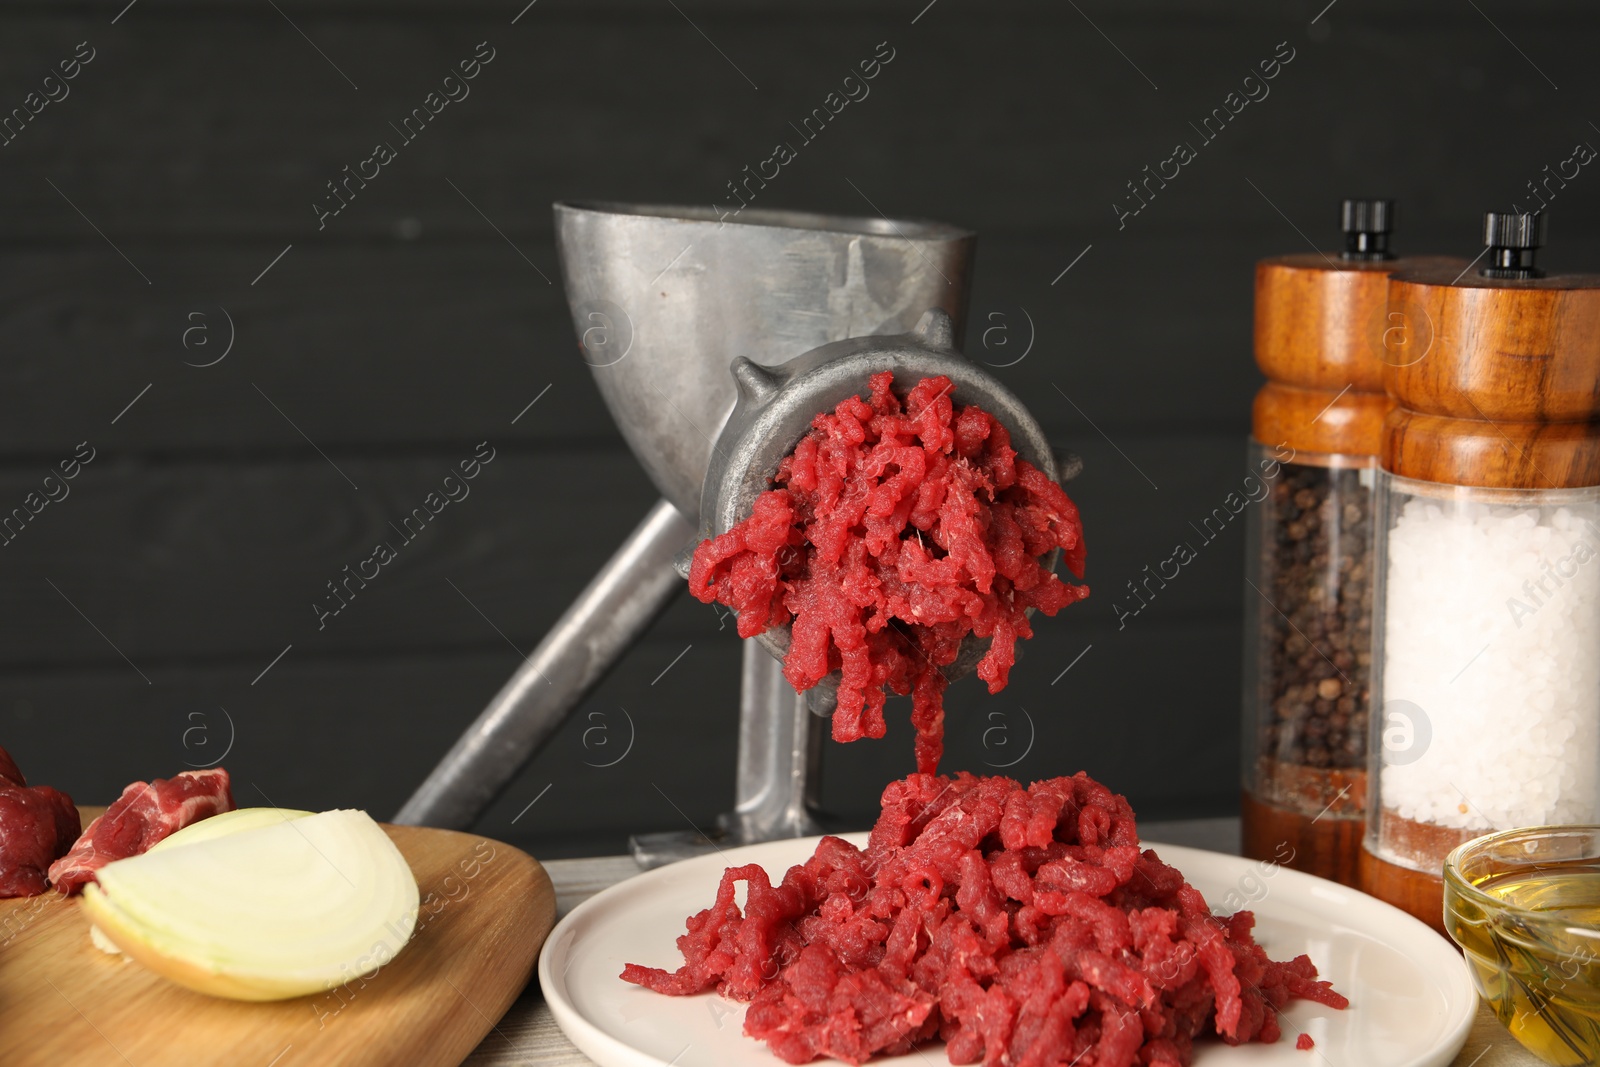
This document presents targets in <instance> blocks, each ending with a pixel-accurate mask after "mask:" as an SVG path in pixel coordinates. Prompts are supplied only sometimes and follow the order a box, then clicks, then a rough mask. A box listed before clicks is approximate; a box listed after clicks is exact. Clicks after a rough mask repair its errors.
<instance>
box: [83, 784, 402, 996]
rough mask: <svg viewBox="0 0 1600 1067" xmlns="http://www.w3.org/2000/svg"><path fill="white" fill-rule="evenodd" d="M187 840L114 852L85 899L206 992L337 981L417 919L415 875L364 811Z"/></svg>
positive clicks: (396, 946)
mask: <svg viewBox="0 0 1600 1067" xmlns="http://www.w3.org/2000/svg"><path fill="white" fill-rule="evenodd" d="M222 817H223V816H220V815H219V816H214V817H213V819H220V818H222ZM210 821H213V820H205V821H204V822H200V823H196V824H195V827H200V826H204V825H205V822H210ZM191 829H193V827H191ZM183 832H187V831H180V833H183ZM178 836H179V834H174V835H172V838H171V839H169V840H172V839H175V838H177V837H178ZM180 846H181V847H178V846H175V847H171V848H166V849H154V848H153V849H151V850H150V851H149V852H146V853H145V854H144V855H142V856H133V857H131V858H129V859H125V860H118V861H116V862H115V863H109V864H107V865H106V866H105V867H103V868H101V870H100V872H99V884H98V885H90V886H88V887H86V888H85V890H84V894H83V907H84V910H85V911H86V912H87V913H88V915H89V918H90V921H91V922H93V923H94V924H95V925H96V926H98V927H99V928H100V930H101V931H102V932H103V933H104V934H105V936H106V937H107V938H108V939H109V940H110V941H111V942H112V943H113V944H114V945H116V947H117V948H119V949H121V950H122V951H123V952H125V953H127V954H128V955H129V956H132V957H133V958H134V959H136V960H138V961H139V962H140V963H142V964H144V965H145V966H146V967H149V968H150V969H151V970H153V971H155V972H156V973H158V974H160V975H162V976H164V977H166V978H169V979H171V980H172V981H174V982H177V983H178V984H180V985H183V986H187V987H188V988H190V989H193V990H196V991H197V992H201V993H209V994H211V995H213V996H221V997H231V998H233V999H236V1000H281V999H285V998H288V997H297V996H302V995H304V994H307V993H316V992H320V991H322V990H325V989H332V988H333V987H335V986H337V985H341V984H343V983H345V982H348V981H350V980H352V979H354V978H356V977H358V976H360V975H370V974H371V973H372V972H374V971H376V970H377V969H378V968H379V967H381V966H383V965H384V964H386V963H388V962H389V961H390V960H391V959H393V958H394V957H395V955H396V953H398V952H399V951H400V949H401V948H403V947H404V946H405V943H406V941H407V940H409V939H410V937H411V933H412V931H413V930H414V929H415V927H416V922H417V907H418V894H417V880H416V877H415V876H414V875H413V874H412V873H411V868H410V867H409V866H408V865H407V864H406V861H405V857H404V856H402V855H400V850H399V849H397V848H395V846H394V843H393V842H392V841H390V840H389V836H388V835H387V834H385V833H384V832H383V829H382V828H381V827H380V826H378V824H377V823H375V822H373V821H372V817H371V816H369V815H368V814H367V813H366V812H364V811H344V810H341V811H325V812H322V813H321V814H318V815H309V816H306V817H304V818H297V819H288V820H285V819H276V820H274V821H272V822H271V823H270V824H269V825H265V826H257V827H255V828H253V829H248V830H240V831H238V832H237V833H225V834H223V835H222V836H216V837H213V838H211V839H209V840H202V841H198V842H194V841H191V842H190V843H188V844H187V845H184V844H183V843H182V842H180Z"/></svg>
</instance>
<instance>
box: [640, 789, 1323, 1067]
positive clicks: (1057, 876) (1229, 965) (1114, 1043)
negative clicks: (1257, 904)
mask: <svg viewBox="0 0 1600 1067" xmlns="http://www.w3.org/2000/svg"><path fill="white" fill-rule="evenodd" d="M739 882H744V883H745V884H746V902H745V906H744V908H743V909H741V908H740V907H739V906H738V904H736V903H735V901H734V890H735V887H736V884H737V883H739ZM1254 925H1255V917H1254V916H1253V915H1252V914H1251V913H1250V912H1247V911H1241V912H1239V913H1238V914H1236V915H1234V916H1233V917H1231V918H1227V919H1223V918H1217V917H1213V916H1212V914H1211V911H1210V909H1209V908H1208V907H1207V906H1206V902H1205V899H1204V898H1203V897H1202V896H1201V895H1200V892H1199V891H1198V890H1197V889H1195V888H1194V887H1193V886H1191V885H1189V884H1188V883H1187V882H1186V881H1185V880H1184V877H1183V875H1182V874H1181V873H1179V872H1178V871H1177V870H1176V869H1174V868H1172V867H1169V866H1168V865H1166V864H1165V863H1162V862H1161V860H1160V859H1159V858H1158V857H1157V856H1156V853H1155V852H1154V851H1150V850H1146V851H1140V848H1139V831H1138V828H1137V827H1136V826H1135V824H1134V817H1133V810H1132V809H1131V808H1130V807H1129V806H1128V802H1127V800H1125V799H1124V798H1123V797H1121V796H1118V795H1116V794H1113V793H1112V792H1111V791H1110V790H1109V789H1107V788H1106V787H1105V786H1103V785H1101V784H1100V783H1098V782H1095V781H1093V780H1092V779H1090V778H1089V777H1088V776H1087V775H1084V774H1081V773H1080V774H1078V775H1075V776H1074V777H1071V778H1053V779H1050V780H1048V781H1042V782H1035V783H1033V784H1032V785H1031V786H1028V787H1027V788H1026V789H1024V788H1023V787H1022V786H1021V785H1020V784H1019V783H1018V782H1015V781H1013V780H1012V779H1010V778H1000V777H995V778H978V777H974V776H972V775H969V774H959V775H957V776H956V777H955V778H941V777H935V776H933V775H926V774H914V775H912V776H911V777H909V778H907V779H905V780H904V781H899V782H894V783H891V784H890V785H889V787H888V788H887V789H886V790H884V794H883V812H882V814H881V815H880V817H879V818H878V822H877V825H876V826H875V827H874V828H873V830H872V835H871V838H870V840H869V842H868V845H867V847H866V849H865V850H861V849H857V848H856V847H855V846H853V845H851V844H850V843H848V842H846V841H844V840H841V839H840V838H837V837H825V838H823V839H822V841H821V842H820V843H819V844H818V845H817V848H816V852H815V854H814V855H813V856H812V857H811V859H809V860H807V861H806V862H805V863H804V864H800V865H798V866H795V867H791V868H790V869H789V872H788V873H787V874H786V875H784V877H783V880H782V882H780V883H779V884H778V885H776V886H774V885H772V883H771V882H770V880H769V879H768V877H767V873H766V871H765V870H763V869H762V868H761V867H760V866H759V865H756V864H750V865H747V866H743V867H730V868H729V869H728V870H727V871H726V872H725V873H724V874H723V876H722V882H721V885H720V886H719V887H718V889H717V897H716V902H715V903H714V904H713V905H712V906H711V907H710V908H708V909H706V910H705V911H702V912H700V913H698V914H696V915H693V916H691V917H690V918H689V920H688V924H687V926H688V933H686V934H684V935H683V936H682V937H680V938H678V948H679V949H680V950H681V951H682V953H683V957H684V965H683V966H682V967H681V968H679V969H678V970H677V971H676V972H669V971H664V970H660V969H658V968H654V967H641V966H639V965H637V964H631V963H630V964H628V965H627V967H626V968H625V969H624V970H623V972H622V978H623V979H624V980H626V981H629V982H634V983H637V984H639V985H642V986H646V987H648V988H650V989H654V990H656V991H658V992H661V993H669V994H673V995H679V996H682V995H689V994H694V993H700V992H704V991H706V990H711V989H715V990H717V991H719V992H720V993H722V994H724V995H726V996H729V997H733V998H735V999H738V1000H743V1001H748V1002H749V1008H748V1010H747V1011H746V1013H745V1023H744V1032H745V1033H746V1034H748V1035H749V1036H751V1037H755V1038H759V1039H761V1040H763V1041H765V1042H767V1044H768V1045H769V1046H770V1047H771V1049H772V1051H773V1052H774V1053H776V1054H777V1055H778V1056H779V1057H781V1058H782V1059H784V1060H787V1061H788V1062H790V1063H805V1062H806V1061H808V1060H811V1059H814V1058H816V1057H818V1056H831V1057H833V1058H835V1059H840V1060H844V1061H846V1062H849V1063H863V1062H865V1061H866V1060H868V1059H869V1058H871V1057H872V1056H873V1055H875V1054H878V1053H887V1054H891V1055H893V1054H899V1053H904V1052H908V1051H910V1050H911V1049H912V1048H913V1047H915V1046H916V1045H917V1044H919V1043H921V1042H924V1041H929V1040H932V1039H933V1038H935V1037H937V1038H940V1039H942V1040H944V1041H945V1042H946V1043H947V1046H946V1047H947V1053H948V1055H949V1058H950V1062H951V1063H961V1064H965V1063H983V1064H985V1065H986V1067H998V1065H1001V1064H1004V1065H1006V1067H1052V1065H1063V1064H1077V1065H1079V1067H1088V1065H1093V1067H1130V1065H1133V1064H1140V1065H1144V1067H1178V1065H1184V1064H1188V1063H1189V1062H1190V1059H1191V1057H1192V1054H1193V1044H1194V1040H1195V1038H1197V1037H1200V1036H1202V1035H1204V1034H1208V1033H1215V1034H1216V1035H1218V1036H1220V1037H1221V1039H1222V1040H1223V1041H1225V1042H1227V1043H1229V1044H1235V1045H1237V1044H1242V1043H1244V1042H1248V1041H1260V1042H1273V1041H1276V1040H1278V1038H1279V1036H1280V1030H1279V1024H1278V1010H1279V1009H1281V1008H1282V1007H1283V1006H1284V1005H1285V1004H1287V1003H1288V1002H1289V1001H1290V1000H1291V999H1294V998H1297V997H1298V998H1303V999H1307V1000H1313V1001H1316V1002H1318V1003H1321V1004H1326V1005H1328V1006H1330V1007H1334V1008H1344V1007H1346V1006H1347V1005H1348V1003H1349V1002H1348V1001H1347V1000H1346V999H1345V998H1344V997H1343V996H1341V995H1340V994H1338V993H1336V992H1335V991H1334V990H1333V988H1332V986H1330V985H1329V984H1328V983H1327V982H1322V981H1318V980H1317V969H1316V967H1315V966H1314V965H1313V964H1312V962H1311V960H1310V958H1309V957H1306V956H1297V957H1295V958H1294V959H1292V960H1290V961H1288V962H1287V963H1276V962H1273V961H1272V960H1270V959H1268V958H1267V954H1266V953H1265V952H1264V951H1263V950H1262V949H1261V947H1260V946H1259V945H1257V944H1256V943H1255V940H1254V938H1253V937H1252V935H1251V929H1252V927H1253V926H1254ZM1302 1047H1303V1046H1302ZM1091 1050H1092V1052H1093V1054H1092V1055H1090V1052H1091Z"/></svg>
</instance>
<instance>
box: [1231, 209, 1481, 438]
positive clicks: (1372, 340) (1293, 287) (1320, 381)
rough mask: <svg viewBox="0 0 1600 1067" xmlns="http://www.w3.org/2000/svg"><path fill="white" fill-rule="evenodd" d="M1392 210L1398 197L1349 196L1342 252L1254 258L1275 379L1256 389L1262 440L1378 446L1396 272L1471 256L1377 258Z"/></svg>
mask: <svg viewBox="0 0 1600 1067" xmlns="http://www.w3.org/2000/svg"><path fill="white" fill-rule="evenodd" d="M1393 212H1394V206H1393V202H1392V201H1386V200H1346V201H1345V202H1344V205H1343V213H1342V214H1343V218H1342V223H1343V228H1344V230H1345V234H1346V240H1347V250H1346V253H1345V255H1344V256H1326V255H1323V254H1322V253H1320V252H1309V253H1302V254H1297V255H1288V256H1274V257H1272V258H1269V259H1263V260H1261V261H1260V262H1259V263H1257V264H1256V292H1255V356H1256V365H1257V366H1258V367H1260V368H1261V372H1262V373H1263V374H1265V375H1266V376H1267V378H1268V379H1270V380H1269V382H1268V384H1267V385H1266V386H1264V387H1263V388H1262V390H1261V391H1260V392H1259V393H1258V394H1256V400H1255V407H1254V411H1253V418H1252V424H1253V425H1252V432H1253V435H1254V437H1255V439H1256V440H1257V441H1260V442H1261V443H1263V444H1269V445H1278V444H1280V443H1287V444H1288V445H1290V446H1291V447H1293V448H1294V449H1296V450H1297V451H1307V452H1322V453H1332V454H1344V455H1358V456H1376V455H1377V454H1378V452H1379V450H1380V447H1381V444H1382V431H1383V419H1384V416H1385V414H1387V412H1388V410H1389V408H1390V407H1391V406H1392V405H1391V402H1390V401H1389V399H1388V398H1387V397H1386V396H1384V393H1383V357H1384V348H1383V336H1384V331H1385V330H1386V329H1387V328H1388V326H1389V323H1388V322H1387V320H1386V318H1385V311H1386V306H1385V305H1386V301H1387V294H1388V280H1389V275H1390V274H1391V273H1392V272H1394V271H1397V270H1410V269H1414V268H1420V267H1428V266H1446V265H1449V264H1454V265H1455V267H1456V269H1457V270H1459V269H1460V268H1461V267H1462V266H1464V263H1463V262H1462V261H1460V260H1452V259H1447V258H1444V257H1410V258H1405V259H1389V258H1380V257H1382V256H1383V255H1384V254H1385V252H1386V246H1387V237H1388V233H1389V231H1390V229H1391V228H1392V223H1393ZM1351 257H1355V258H1351Z"/></svg>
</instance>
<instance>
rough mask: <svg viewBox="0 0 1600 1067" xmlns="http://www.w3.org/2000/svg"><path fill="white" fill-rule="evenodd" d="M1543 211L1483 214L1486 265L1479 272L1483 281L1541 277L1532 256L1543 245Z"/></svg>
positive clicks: (1542, 272) (1541, 273)
mask: <svg viewBox="0 0 1600 1067" xmlns="http://www.w3.org/2000/svg"><path fill="white" fill-rule="evenodd" d="M1544 227H1545V222H1544V212H1542V211H1531V212H1514V213H1509V214H1508V213H1506V212H1501V211H1485V212H1484V213H1483V243H1484V244H1486V245H1488V246H1489V262H1488V264H1487V265H1486V266H1484V268H1483V269H1482V270H1480V271H1479V272H1478V273H1479V274H1481V275H1483V276H1484V277H1485V278H1543V277H1544V271H1542V270H1540V269H1539V268H1538V267H1536V266H1534V265H1533V264H1534V257H1535V256H1536V255H1537V254H1538V250H1539V249H1540V248H1541V247H1543V245H1544Z"/></svg>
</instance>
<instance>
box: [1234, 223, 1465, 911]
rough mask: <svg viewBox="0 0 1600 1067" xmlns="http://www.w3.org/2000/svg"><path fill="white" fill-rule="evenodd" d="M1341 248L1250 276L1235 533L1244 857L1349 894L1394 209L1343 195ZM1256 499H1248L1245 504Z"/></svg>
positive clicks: (1270, 264)
mask: <svg viewBox="0 0 1600 1067" xmlns="http://www.w3.org/2000/svg"><path fill="white" fill-rule="evenodd" d="M1340 224H1341V228H1342V229H1343V231H1344V238H1345V248H1344V252H1343V253H1342V254H1341V255H1340V256H1338V257H1337V258H1330V257H1328V256H1325V255H1322V254H1321V253H1307V254H1298V255H1288V256H1277V257H1274V258H1270V259H1264V260H1262V261H1261V262H1260V263H1258V264H1257V265H1256V303H1255V357H1256V364H1257V365H1258V366H1259V367H1260V368H1261V371H1262V373H1263V374H1265V375H1266V376H1267V379H1268V381H1267V384H1266V385H1264V386H1263V387H1262V388H1261V391H1260V392H1259V393H1257V394H1256V398H1255V406H1254V412H1253V420H1252V422H1253V425H1252V434H1251V441H1250V443H1249V454H1250V470H1251V478H1252V479H1255V480H1256V481H1255V482H1254V483H1253V484H1256V485H1258V486H1259V489H1258V490H1256V491H1254V492H1252V493H1251V496H1252V497H1254V498H1256V499H1258V504H1257V506H1256V507H1255V509H1254V511H1253V514H1252V516H1251V519H1250V521H1249V523H1248V525H1247V527H1246V529H1247V549H1246V564H1245V568H1246V569H1245V573H1246V582H1247V585H1246V588H1245V591H1244V597H1245V635H1246V636H1245V679H1244V729H1243V742H1244V753H1243V760H1242V767H1243V779H1244V780H1243V790H1242V805H1241V811H1242V815H1243V820H1242V821H1243V831H1244V833H1243V845H1244V853H1245V855H1246V856H1249V857H1251V858H1252V859H1259V860H1268V861H1273V862H1278V863H1283V864H1285V865H1287V866H1290V867H1293V868H1295V869H1297V870H1302V871H1307V872H1309V873H1311V874H1316V875H1319V876H1321V877H1324V878H1331V879H1334V880H1336V881H1340V882H1343V883H1345V884H1347V885H1349V884H1354V882H1355V879H1356V871H1357V865H1358V858H1359V855H1360V850H1361V836H1362V831H1363V828H1364V823H1363V814H1364V808H1365V804H1366V797H1367V788H1366V782H1365V779H1366V765H1367V732H1368V704H1369V686H1368V679H1367V672H1368V668H1369V666H1370V664H1371V659H1372V653H1371V637H1372V607H1373V594H1372V577H1373V566H1372V558H1371V557H1372V548H1373V540H1372V538H1373V529H1374V527H1373V524H1372V484H1373V471H1374V469H1375V467H1376V465H1377V456H1378V451H1379V446H1380V444H1381V440H1382V429H1383V420H1384V416H1385V415H1386V414H1387V413H1388V411H1389V408H1390V407H1391V406H1392V401H1390V399H1389V398H1388V397H1387V396H1386V395H1385V394H1384V392H1383V369H1384V367H1383V364H1384V355H1385V350H1384V347H1383V343H1382V339H1383V334H1384V331H1385V330H1386V329H1387V328H1388V322H1387V320H1386V319H1385V310H1386V308H1385V303H1386V294H1387V287H1388V278H1389V275H1390V273H1391V272H1392V271H1395V270H1403V269H1409V268H1413V267H1419V266H1428V265H1441V266H1442V265H1445V264H1448V263H1454V264H1455V266H1456V268H1457V269H1459V268H1460V267H1461V266H1464V264H1463V263H1462V262H1460V261H1457V260H1445V259H1441V258H1410V259H1397V258H1395V256H1394V254H1393V253H1392V252H1391V251H1390V250H1389V236H1390V234H1391V232H1392V231H1393V229H1394V224H1395V204H1394V201H1393V200H1345V201H1344V202H1343V204H1342V205H1341V208H1340ZM1257 493H1259V494H1260V495H1259V497H1258V496H1257Z"/></svg>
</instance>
